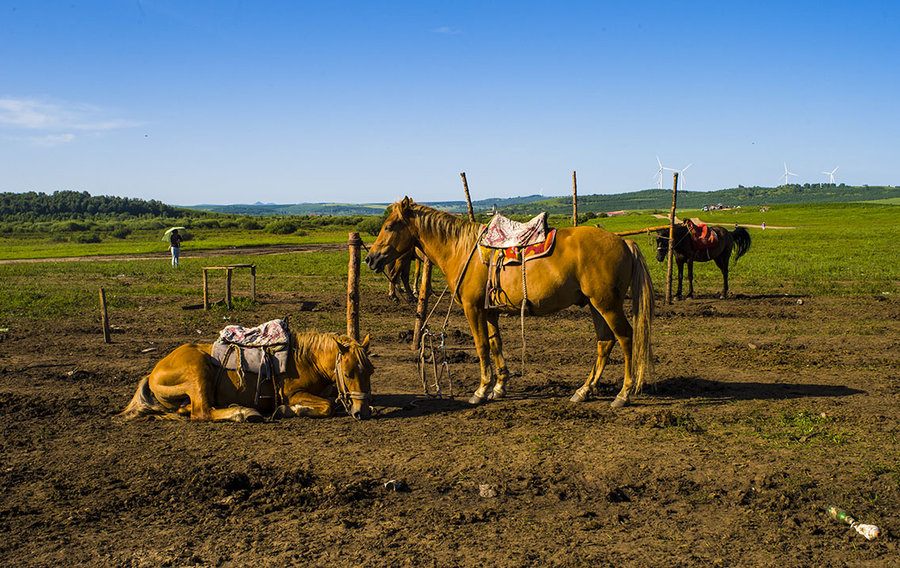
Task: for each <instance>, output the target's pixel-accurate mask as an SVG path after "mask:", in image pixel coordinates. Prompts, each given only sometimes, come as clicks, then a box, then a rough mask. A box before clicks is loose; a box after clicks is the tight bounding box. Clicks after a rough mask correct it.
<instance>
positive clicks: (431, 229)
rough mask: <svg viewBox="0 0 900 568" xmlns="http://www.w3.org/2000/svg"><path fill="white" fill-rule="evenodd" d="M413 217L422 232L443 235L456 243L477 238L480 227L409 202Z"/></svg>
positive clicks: (445, 213) (443, 212) (437, 210)
mask: <svg viewBox="0 0 900 568" xmlns="http://www.w3.org/2000/svg"><path fill="white" fill-rule="evenodd" d="M409 206H410V208H412V210H413V212H414V214H415V216H416V217H417V218H418V219H419V228H420V229H421V230H422V231H425V232H428V233H432V234H439V235H443V236H444V237H449V238H451V239H455V240H457V241H469V242H471V241H472V240H474V239H475V238H476V237H477V236H478V231H479V230H480V229H481V225H479V224H478V223H472V222H471V221H469V220H468V219H463V218H462V217H457V216H456V215H452V214H450V213H447V212H446V211H441V210H439V209H435V208H433V207H429V206H427V205H421V204H419V203H415V202H411V203H410V204H409Z"/></svg>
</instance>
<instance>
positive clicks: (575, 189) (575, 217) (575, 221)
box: [572, 170, 578, 227]
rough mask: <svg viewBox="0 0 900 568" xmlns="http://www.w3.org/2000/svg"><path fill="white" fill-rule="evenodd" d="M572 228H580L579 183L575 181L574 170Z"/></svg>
mask: <svg viewBox="0 0 900 568" xmlns="http://www.w3.org/2000/svg"><path fill="white" fill-rule="evenodd" d="M572 226H573V227H577V226H578V182H577V181H576V180H575V170H572Z"/></svg>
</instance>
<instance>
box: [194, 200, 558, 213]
mask: <svg viewBox="0 0 900 568" xmlns="http://www.w3.org/2000/svg"><path fill="white" fill-rule="evenodd" d="M544 199H546V197H544V196H542V195H529V196H527V197H506V198H498V199H482V200H479V201H473V202H472V207H473V208H474V209H475V210H476V211H487V210H490V209H491V208H493V206H494V205H496V206H497V207H498V208H500V207H509V206H515V205H521V204H525V203H531V202H535V201H541V200H544ZM423 203H425V204H426V205H430V206H432V207H434V208H436V209H441V210H442V211H448V212H450V213H465V212H466V211H467V210H468V208H467V207H466V202H465V201H429V202H423ZM388 205H390V203H360V204H353V203H297V204H283V205H279V204H276V203H253V204H238V205H190V206H186V207H187V208H188V209H195V210H198V211H208V212H211V213H229V214H234V215H259V216H273V215H274V216H286V215H381V214H382V213H384V210H385V208H386V207H387V206H388Z"/></svg>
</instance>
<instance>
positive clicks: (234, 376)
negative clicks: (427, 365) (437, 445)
mask: <svg viewBox="0 0 900 568" xmlns="http://www.w3.org/2000/svg"><path fill="white" fill-rule="evenodd" d="M290 345H291V356H290V357H288V364H287V367H286V369H285V371H284V373H281V374H280V375H278V376H277V377H276V378H275V381H274V384H273V383H266V384H265V385H264V386H265V387H267V389H268V390H266V391H264V392H263V393H262V394H264V395H265V399H266V400H272V401H275V400H277V401H280V402H282V403H283V404H282V405H281V406H280V407H278V408H276V407H275V404H276V403H274V402H271V403H267V406H266V407H263V406H261V399H260V398H257V396H256V395H257V392H256V381H249V380H248V381H245V380H244V378H243V377H242V376H240V375H239V374H238V373H237V372H236V371H225V370H224V369H222V368H221V367H219V366H218V365H217V364H216V363H215V362H214V361H213V359H212V357H211V356H210V353H211V351H212V344H211V343H206V344H199V343H188V344H185V345H182V346H181V347H178V348H176V349H175V350H174V351H172V352H171V353H169V354H168V355H166V356H165V357H164V358H163V359H162V360H161V361H160V362H159V363H157V364H156V366H155V367H153V371H151V372H150V374H149V375H147V376H146V377H144V378H143V379H142V380H141V382H140V383H139V384H138V387H137V391H136V392H135V393H134V397H133V398H132V400H131V402H130V403H129V404H128V406H127V407H126V408H125V410H123V411H122V413H121V414H120V416H121V417H123V418H125V419H130V418H137V417H139V416H148V415H155V416H158V417H160V418H180V419H182V420H183V419H187V418H190V419H191V420H231V421H234V422H244V421H251V422H253V421H260V420H263V415H262V414H261V413H260V411H263V412H267V413H272V412H275V411H276V410H277V413H278V415H280V416H314V417H325V416H331V415H332V413H333V412H334V405H333V403H332V402H331V400H329V399H328V398H327V397H328V396H329V394H331V392H332V391H334V390H335V387H336V388H337V391H338V400H340V401H341V402H343V403H344V406H345V408H346V409H347V413H348V414H350V415H351V416H353V417H354V418H359V419H365V418H369V416H370V415H371V414H372V411H371V408H370V407H369V399H370V397H371V394H370V392H371V387H370V378H371V376H372V373H373V371H374V367H373V366H372V363H371V362H370V361H369V357H368V354H367V351H368V349H369V336H368V335H367V336H366V338H365V339H364V340H363V341H362V342H359V343H358V342H356V341H354V340H353V339H351V338H350V337H348V336H346V335H338V334H336V333H316V332H306V333H301V334H293V335H291V343H290ZM276 385H277V389H278V390H277V392H276Z"/></svg>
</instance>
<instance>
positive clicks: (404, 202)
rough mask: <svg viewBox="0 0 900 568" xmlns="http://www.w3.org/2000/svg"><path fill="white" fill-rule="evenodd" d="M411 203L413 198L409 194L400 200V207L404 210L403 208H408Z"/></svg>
mask: <svg viewBox="0 0 900 568" xmlns="http://www.w3.org/2000/svg"><path fill="white" fill-rule="evenodd" d="M411 203H412V199H410V198H409V196H406V197H404V198H403V199H402V200H401V201H400V209H401V210H402V209H406V208H408V207H409V206H410V204H411Z"/></svg>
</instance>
